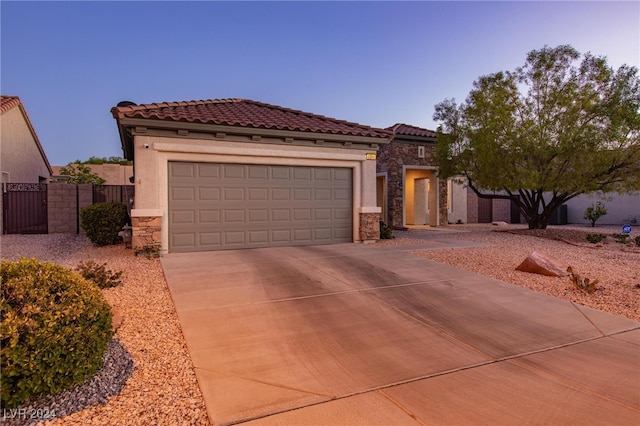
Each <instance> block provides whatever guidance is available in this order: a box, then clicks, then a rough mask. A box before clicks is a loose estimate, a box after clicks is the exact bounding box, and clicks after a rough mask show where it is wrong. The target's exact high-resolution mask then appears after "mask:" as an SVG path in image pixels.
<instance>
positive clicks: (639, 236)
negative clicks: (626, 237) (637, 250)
mask: <svg viewBox="0 0 640 426" xmlns="http://www.w3.org/2000/svg"><path fill="white" fill-rule="evenodd" d="M635 242H636V245H637V246H638V247H640V235H638V236H637V237H636V238H635Z"/></svg>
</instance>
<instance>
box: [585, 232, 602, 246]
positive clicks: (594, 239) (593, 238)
mask: <svg viewBox="0 0 640 426" xmlns="http://www.w3.org/2000/svg"><path fill="white" fill-rule="evenodd" d="M606 238H607V236H606V235H604V234H587V241H589V242H590V243H591V244H597V243H599V242H600V241H603V240H605V239H606Z"/></svg>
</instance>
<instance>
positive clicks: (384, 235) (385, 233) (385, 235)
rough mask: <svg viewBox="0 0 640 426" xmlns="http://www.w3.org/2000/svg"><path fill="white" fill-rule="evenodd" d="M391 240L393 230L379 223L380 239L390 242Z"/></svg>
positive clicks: (381, 222)
mask: <svg viewBox="0 0 640 426" xmlns="http://www.w3.org/2000/svg"><path fill="white" fill-rule="evenodd" d="M392 238H393V229H391V227H390V226H389V225H387V224H386V223H384V222H383V221H380V239H381V240H390V239H392Z"/></svg>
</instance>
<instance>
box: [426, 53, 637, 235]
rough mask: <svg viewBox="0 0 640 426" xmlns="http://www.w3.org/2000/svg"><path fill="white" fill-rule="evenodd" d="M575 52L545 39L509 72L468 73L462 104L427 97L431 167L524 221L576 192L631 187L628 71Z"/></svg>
mask: <svg viewBox="0 0 640 426" xmlns="http://www.w3.org/2000/svg"><path fill="white" fill-rule="evenodd" d="M580 58H581V55H580V54H579V53H578V52H577V51H576V50H575V49H574V48H573V47H571V46H559V47H556V48H549V47H547V46H545V47H544V48H543V49H540V50H534V51H531V52H529V54H528V55H527V60H526V62H525V65H524V66H522V67H519V68H516V70H515V71H506V72H497V73H495V74H491V75H487V76H482V77H480V78H479V79H477V80H476V81H475V82H474V83H473V89H472V90H471V92H470V93H469V96H468V97H467V99H466V101H465V102H464V103H463V104H462V105H460V106H458V105H457V104H456V103H455V100H449V99H445V100H444V101H443V102H441V103H439V104H438V105H436V107H435V113H434V116H433V117H434V119H435V120H437V121H440V122H442V124H441V125H440V126H439V127H438V138H437V159H438V161H439V169H440V175H441V176H443V177H444V178H448V177H451V176H460V175H462V176H464V177H466V178H467V181H468V185H469V187H470V188H471V189H472V190H473V191H474V192H475V193H476V194H477V195H478V196H479V197H482V198H497V199H509V200H512V201H513V202H514V203H515V204H516V205H517V206H518V208H519V210H520V212H521V213H522V215H523V216H524V217H525V218H526V220H527V223H528V224H529V228H531V229H545V228H546V227H547V225H548V223H549V221H550V219H551V217H552V215H553V213H554V211H555V210H556V209H557V208H559V207H560V206H561V205H562V204H563V203H565V202H567V201H568V200H570V199H572V198H574V197H576V196H578V195H580V194H586V193H591V192H596V191H602V192H611V191H616V192H620V193H622V192H628V191H633V190H639V189H640V142H639V140H640V136H639V135H640V79H639V77H638V70H637V68H635V67H631V66H628V65H623V66H621V67H620V68H618V69H617V70H613V69H612V68H611V67H609V66H608V64H607V61H606V58H604V57H597V56H593V55H591V54H589V53H587V54H585V55H583V57H582V60H581V61H580V62H578V61H579V59H580Z"/></svg>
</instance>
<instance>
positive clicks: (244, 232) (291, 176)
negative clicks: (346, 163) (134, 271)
mask: <svg viewBox="0 0 640 426" xmlns="http://www.w3.org/2000/svg"><path fill="white" fill-rule="evenodd" d="M169 168H170V170H169V210H170V211H169V243H170V244H169V250H170V251H198V250H221V249H236V248H251V247H266V246H286V245H308V244H326V243H335V242H350V241H352V226H353V225H352V209H353V206H352V170H351V169H348V168H346V169H336V168H322V167H301V166H273V165H247V164H222V163H213V164H208V163H174V162H170V163H169Z"/></svg>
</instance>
